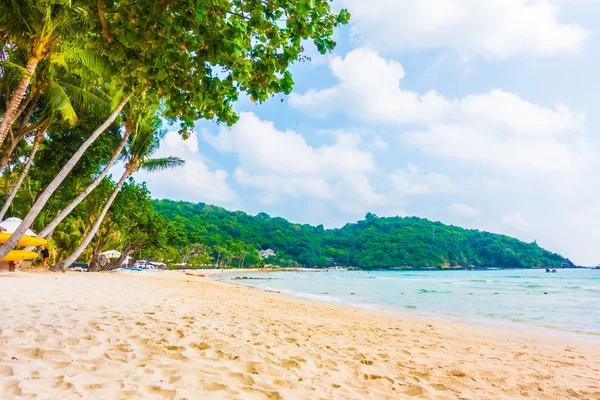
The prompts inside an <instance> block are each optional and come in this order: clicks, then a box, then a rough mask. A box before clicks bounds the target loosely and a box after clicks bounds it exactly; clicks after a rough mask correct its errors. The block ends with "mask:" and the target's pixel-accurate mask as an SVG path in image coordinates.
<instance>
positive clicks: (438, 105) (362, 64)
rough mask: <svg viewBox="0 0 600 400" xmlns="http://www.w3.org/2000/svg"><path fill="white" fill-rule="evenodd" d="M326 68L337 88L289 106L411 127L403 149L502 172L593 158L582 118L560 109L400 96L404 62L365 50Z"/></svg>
mask: <svg viewBox="0 0 600 400" xmlns="http://www.w3.org/2000/svg"><path fill="white" fill-rule="evenodd" d="M330 69H331V71H332V73H333V75H334V76H335V77H336V78H337V79H338V81H339V83H338V84H336V85H334V86H332V87H331V88H328V89H324V90H314V89H312V90H309V91H308V92H306V93H305V94H303V95H299V94H292V95H291V96H290V106H291V107H294V108H299V109H301V110H303V111H305V112H307V113H309V114H311V115H313V116H316V117H324V116H327V115H330V114H332V113H334V112H344V113H346V114H347V115H348V116H350V117H352V118H356V119H359V120H361V121H364V122H370V123H378V124H382V123H384V124H392V125H399V126H409V127H415V126H417V127H420V128H413V129H412V130H411V131H409V132H405V133H404V134H402V140H403V142H404V143H405V144H408V145H411V146H416V147H418V148H420V149H421V150H423V151H424V152H425V153H428V154H433V155H437V156H444V157H448V158H454V159H460V160H464V161H471V162H476V163H481V164H487V165H489V166H492V167H494V168H496V169H499V170H502V171H504V172H507V171H509V172H513V173H519V174H523V173H538V172H556V171H562V172H564V171H575V170H577V169H578V168H580V167H581V166H582V165H584V164H585V163H586V162H587V161H589V159H590V158H591V157H590V156H589V150H588V149H587V146H586V144H585V142H583V141H582V140H580V139H579V137H578V136H577V135H579V134H580V133H581V132H582V131H583V127H584V121H585V116H584V115H583V114H578V113H574V112H572V111H570V110H569V109H568V108H567V107H565V106H563V105H556V106H555V107H553V108H548V107H543V106H540V105H537V104H533V103H531V102H528V101H526V100H523V99H521V98H520V97H519V96H517V95H515V94H512V93H508V92H505V91H502V90H499V89H494V90H492V91H490V92H488V93H484V94H476V95H469V96H466V97H464V98H462V99H448V98H446V97H444V96H442V95H440V94H439V93H437V92H435V91H430V92H427V93H425V94H419V93H416V92H411V91H406V90H404V89H402V88H401V87H400V83H401V81H402V79H403V78H404V69H403V68H402V65H400V64H399V63H398V62H396V61H393V60H385V59H384V58H382V57H380V56H379V55H378V54H377V53H376V52H374V51H373V50H370V49H365V48H361V49H356V50H354V51H352V52H350V53H348V54H347V55H346V57H345V58H343V59H342V58H340V57H336V58H333V59H332V60H331V62H330Z"/></svg>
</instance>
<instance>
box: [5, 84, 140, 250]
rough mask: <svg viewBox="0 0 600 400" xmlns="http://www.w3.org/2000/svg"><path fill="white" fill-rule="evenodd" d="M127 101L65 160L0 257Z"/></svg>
mask: <svg viewBox="0 0 600 400" xmlns="http://www.w3.org/2000/svg"><path fill="white" fill-rule="evenodd" d="M127 102H129V96H127V97H125V98H124V99H123V100H121V102H120V103H119V105H118V106H117V107H116V108H115V110H114V111H113V112H112V113H111V114H110V116H109V117H108V118H107V119H106V121H104V122H103V123H102V124H101V125H100V126H99V127H98V128H97V129H96V130H95V131H94V132H93V133H92V134H91V135H90V137H89V138H88V139H87V140H85V141H84V142H83V144H82V145H81V146H80V147H79V149H78V150H77V151H76V152H75V154H73V156H72V157H71V158H70V159H69V161H67V163H66V165H65V166H64V167H63V168H62V169H61V170H60V172H59V173H58V174H57V175H56V177H55V178H54V179H53V180H52V182H50V184H49V185H48V186H47V187H46V189H45V190H44V191H43V192H42V194H41V195H40V196H39V197H38V198H37V200H36V201H35V203H34V204H33V206H32V207H31V209H30V210H29V212H28V213H27V215H26V216H25V218H23V221H22V222H21V225H19V227H18V228H17V229H16V230H15V231H14V232H13V234H12V235H11V237H10V238H9V239H8V240H7V241H6V243H4V245H3V246H1V247H0V259H2V258H3V257H4V256H6V255H7V254H8V252H9V251H11V250H12V249H14V248H15V246H16V244H17V243H18V241H19V240H20V239H21V237H22V236H23V235H24V234H25V232H26V231H27V229H29V227H30V226H31V224H32V223H33V221H34V220H35V218H36V217H37V216H38V214H39V213H40V212H41V211H42V209H43V208H44V206H45V205H46V203H47V202H48V200H49V199H50V197H51V196H52V194H54V192H55V191H56V189H58V187H59V185H60V184H61V183H62V182H63V181H64V180H65V178H66V177H67V175H68V174H69V172H71V170H72V169H73V167H75V164H77V162H78V161H79V160H80V159H81V157H83V154H84V153H85V151H86V150H87V149H88V147H90V146H91V145H92V143H94V141H95V140H96V139H97V138H98V136H100V134H101V133H102V132H104V131H105V130H106V129H108V127H109V126H110V125H112V123H113V122H114V121H115V119H117V116H118V115H119V114H120V113H121V110H122V109H123V107H124V106H125V104H127Z"/></svg>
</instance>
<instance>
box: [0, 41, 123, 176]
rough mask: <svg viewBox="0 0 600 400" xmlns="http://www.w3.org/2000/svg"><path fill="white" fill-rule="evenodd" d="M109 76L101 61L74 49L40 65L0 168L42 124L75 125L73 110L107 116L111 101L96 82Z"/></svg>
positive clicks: (10, 135)
mask: <svg viewBox="0 0 600 400" xmlns="http://www.w3.org/2000/svg"><path fill="white" fill-rule="evenodd" d="M111 76H112V71H111V70H110V66H109V64H108V62H107V61H106V59H105V58H103V57H100V56H97V55H95V54H93V53H91V52H89V51H87V50H84V49H78V48H76V47H73V48H65V49H64V51H63V52H61V53H56V54H55V55H53V56H52V57H50V58H49V59H48V60H46V61H44V62H42V63H40V65H39V67H38V71H37V73H36V76H35V78H34V79H33V80H32V82H31V90H30V92H29V95H28V96H27V98H26V99H25V100H24V101H23V102H22V105H21V108H22V111H19V112H18V113H17V114H19V115H21V114H23V116H22V118H20V119H19V118H17V119H16V120H15V122H14V124H13V126H12V128H13V129H10V130H9V135H8V136H7V139H6V143H5V146H4V149H3V151H2V154H1V155H0V169H3V168H4V167H5V166H6V165H7V164H8V162H9V160H10V158H11V155H12V153H13V151H14V150H15V148H16V147H17V145H18V144H19V143H20V142H21V141H22V140H24V139H25V138H26V137H27V135H29V134H30V133H31V132H33V131H35V130H37V129H38V127H39V126H41V125H42V124H45V125H46V126H50V125H52V124H54V123H66V124H68V125H69V126H73V125H74V124H75V123H76V122H77V114H76V112H75V108H76V107H77V108H78V109H82V108H85V109H86V110H88V111H93V112H97V113H98V114H99V115H104V114H108V113H109V112H110V105H111V101H112V98H111V97H110V96H109V95H107V94H106V93H104V92H103V91H102V90H99V89H98V85H97V82H96V81H97V80H98V78H102V79H104V80H106V81H109V80H110V77H111ZM15 125H16V126H15ZM13 130H16V132H15V133H14V134H13Z"/></svg>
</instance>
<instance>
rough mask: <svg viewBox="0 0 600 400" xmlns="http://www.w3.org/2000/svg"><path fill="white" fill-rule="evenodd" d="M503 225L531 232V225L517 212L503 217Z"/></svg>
mask: <svg viewBox="0 0 600 400" xmlns="http://www.w3.org/2000/svg"><path fill="white" fill-rule="evenodd" d="M502 223H503V224H504V225H507V226H509V227H511V228H513V229H516V230H519V231H522V232H527V231H529V223H528V222H527V220H526V219H525V217H524V216H523V215H521V214H520V213H517V212H512V213H510V214H505V215H503V216H502Z"/></svg>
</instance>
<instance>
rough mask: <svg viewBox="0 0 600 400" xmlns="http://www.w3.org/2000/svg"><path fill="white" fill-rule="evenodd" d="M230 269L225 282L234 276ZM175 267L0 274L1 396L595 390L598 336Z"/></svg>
mask: <svg viewBox="0 0 600 400" xmlns="http://www.w3.org/2000/svg"><path fill="white" fill-rule="evenodd" d="M232 283H233V282H232ZM232 283H226V282H220V281H218V280H216V279H214V278H213V277H206V278H201V277H194V276H187V275H185V274H183V273H181V272H169V271H167V272H160V273H154V272H149V273H140V274H125V273H117V274H84V273H67V274H28V273H22V272H21V273H17V274H15V275H13V276H6V275H5V276H2V277H0V292H2V293H3V298H4V300H5V302H4V304H2V305H0V312H1V314H0V315H2V317H3V318H2V321H1V324H2V325H1V326H0V328H1V330H0V360H2V364H3V365H2V367H1V368H0V385H1V386H0V389H1V390H2V391H3V393H6V395H8V396H10V398H28V397H31V396H32V395H33V394H37V395H41V396H42V397H44V396H46V398H57V397H60V398H67V399H70V398H81V397H85V398H122V397H126V398H128V399H138V398H139V399H142V398H144V399H152V398H156V399H162V398H173V399H183V398H198V397H199V396H200V397H203V398H227V399H247V398H249V399H254V398H256V399H267V398H271V399H295V398H322V399H346V398H373V399H396V398H407V397H409V396H416V397H418V398H432V399H434V398H435V399H454V398H458V397H463V398H466V399H476V398H516V397H525V396H528V397H531V398H540V399H542V398H543V399H554V398H556V399H565V398H585V399H590V398H600V384H599V383H598V379H597V376H598V374H599V373H600V346H597V345H594V344H590V343H585V342H581V341H575V340H567V339H557V338H554V337H545V336H539V335H532V334H531V333H528V332H518V331H510V330H501V329H498V328H486V327H481V326H470V325H461V324H457V323H451V322H445V321H438V320H436V319H433V318H427V317H417V316H411V315H394V314H390V313H386V312H380V311H372V310H367V309H361V308H355V307H352V306H345V305H338V304H331V303H324V302H319V301H314V300H304V299H299V298H295V297H291V296H288V295H284V294H281V293H271V292H265V291H263V290H261V289H259V288H255V287H248V286H244V285H236V284H235V283H233V284H232Z"/></svg>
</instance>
